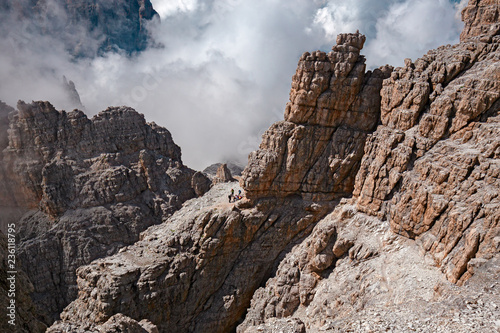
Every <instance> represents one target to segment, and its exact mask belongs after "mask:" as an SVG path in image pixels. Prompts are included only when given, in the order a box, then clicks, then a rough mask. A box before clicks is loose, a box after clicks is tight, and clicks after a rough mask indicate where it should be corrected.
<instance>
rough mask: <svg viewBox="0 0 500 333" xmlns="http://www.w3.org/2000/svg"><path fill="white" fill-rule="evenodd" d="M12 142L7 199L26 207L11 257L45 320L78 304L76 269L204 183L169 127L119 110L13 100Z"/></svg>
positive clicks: (134, 236) (130, 239) (130, 238)
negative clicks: (88, 112)
mask: <svg viewBox="0 0 500 333" xmlns="http://www.w3.org/2000/svg"><path fill="white" fill-rule="evenodd" d="M9 140H10V141H9V146H8V148H7V149H5V150H4V151H3V155H4V163H5V165H6V168H5V170H6V177H7V179H9V180H10V181H11V182H13V183H14V184H15V186H11V191H10V196H11V197H12V198H13V199H14V200H15V202H16V203H17V204H18V205H20V206H22V207H23V208H24V209H31V211H30V212H29V213H27V214H25V215H24V217H23V218H22V219H21V220H20V221H18V222H17V225H18V236H19V237H20V239H21V242H20V246H19V251H18V256H19V260H20V262H21V264H22V268H23V269H24V271H25V272H26V273H27V274H28V276H29V278H30V279H31V281H32V282H33V285H34V292H33V299H34V301H35V303H36V304H37V305H38V306H39V307H40V309H41V310H42V312H46V314H47V317H46V318H45V320H46V322H51V321H52V320H53V318H57V316H58V314H59V313H60V311H61V310H62V309H63V308H64V307H65V306H66V305H67V304H68V303H69V302H70V301H71V300H72V299H74V298H75V297H76V292H77V290H76V273H75V270H76V268H78V267H79V266H81V265H84V264H87V263H90V262H91V261H92V260H94V259H96V258H99V257H103V256H106V255H111V254H113V253H116V252H117V251H118V250H119V249H120V248H121V247H123V246H125V245H128V244H131V243H134V242H136V241H137V240H138V239H139V233H140V232H141V231H143V230H145V229H146V228H147V227H149V226H151V225H153V224H158V223H161V222H162V221H163V220H165V219H166V218H167V217H169V216H170V215H171V214H172V213H173V212H174V211H176V210H177V209H179V208H180V207H181V205H182V203H183V202H184V201H186V200H187V199H190V198H192V197H194V196H196V195H201V194H202V193H203V189H200V188H199V187H196V188H194V187H193V186H192V184H199V183H200V182H202V181H203V179H204V180H205V181H206V182H209V180H208V179H207V178H206V177H204V176H203V175H200V174H196V173H195V171H194V170H191V169H189V168H187V167H186V166H184V165H183V164H182V161H181V151H180V148H179V147H178V146H177V145H176V144H175V143H174V142H173V140H172V137H171V135H170V133H169V132H168V131H167V130H166V129H164V128H162V127H159V126H157V125H156V124H154V123H151V124H147V123H146V122H145V120H144V117H143V116H142V115H141V114H139V113H137V112H135V111H134V110H133V109H130V108H126V107H120V108H108V109H107V110H106V111H103V112H101V113H99V114H98V115H96V116H94V117H93V118H92V119H88V118H87V117H86V116H85V114H84V113H83V112H81V111H78V110H74V111H72V112H64V111H62V112H60V111H57V110H55V109H54V108H53V107H52V105H51V104H50V103H48V102H34V103H31V104H25V103H23V102H20V103H19V104H18V112H17V113H11V115H10V129H9ZM195 175H196V176H195Z"/></svg>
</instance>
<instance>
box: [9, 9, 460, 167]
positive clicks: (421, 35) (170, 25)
mask: <svg viewBox="0 0 500 333" xmlns="http://www.w3.org/2000/svg"><path fill="white" fill-rule="evenodd" d="M462 2H463V1H462ZM150 5H151V4H150V3H149V1H137V0H133V1H118V2H116V1H113V2H109V1H90V0H88V1H78V2H76V1H59V0H50V1H43V2H42V1H31V0H30V1H28V0H23V1H22V2H19V1H8V2H4V3H3V7H2V22H3V24H1V25H0V28H1V29H2V33H3V36H4V38H3V39H2V40H1V41H0V46H1V49H2V50H3V51H2V53H1V54H0V78H1V80H0V99H1V100H3V101H5V102H6V103H7V104H9V105H12V106H14V105H15V104H16V103H17V100H19V99H22V100H25V101H31V100H50V101H51V102H52V103H53V104H54V106H55V107H56V108H58V109H66V110H71V109H73V108H75V107H79V106H78V105H75V104H74V103H73V102H72V101H71V100H70V99H69V98H68V96H67V93H66V91H65V89H64V87H63V86H62V84H61V82H62V77H63V76H66V77H67V79H68V80H71V81H73V82H74V84H75V87H76V90H77V91H78V93H79V95H80V98H81V102H82V104H83V105H84V106H85V108H86V112H88V113H89V114H90V115H94V114H97V113H98V112H100V111H102V110H104V109H106V108H107V107H108V106H110V105H115V106H121V105H127V106H131V107H134V108H135V109H137V110H138V111H139V112H141V113H144V114H145V115H146V117H147V119H151V120H153V121H155V122H157V123H158V124H161V125H163V126H167V127H168V128H169V129H170V130H171V131H172V133H173V135H174V136H175V137H176V138H177V140H178V142H179V144H180V145H181V146H182V147H183V153H184V159H185V161H186V163H188V165H191V166H193V167H196V168H197V169H203V168H204V167H206V166H208V165H210V164H212V163H216V162H221V161H232V160H234V161H235V162H239V163H240V164H245V163H246V159H247V156H248V153H249V152H251V151H252V150H254V149H255V148H257V145H258V143H259V142H260V137H261V135H262V133H263V132H264V131H265V129H267V127H268V126H269V125H270V124H271V123H272V122H274V121H276V120H278V119H281V114H282V110H283V107H284V102H283V101H285V100H286V99H287V95H288V91H289V81H290V78H291V73H293V71H294V69H295V66H296V63H297V60H296V59H298V58H299V57H300V55H301V54H302V53H303V52H304V51H306V50H312V49H318V48H319V49H320V50H322V51H328V50H329V49H330V47H331V45H332V44H334V40H335V37H336V35H337V34H338V33H340V32H345V31H356V30H357V29H359V30H360V32H361V33H363V34H365V35H366V36H367V42H366V45H365V52H366V54H367V65H368V67H369V68H376V67H378V66H381V65H385V64H386V63H388V64H391V65H395V66H398V65H402V64H403V59H404V58H408V57H410V58H417V57H420V56H421V55H422V54H424V53H425V52H427V50H428V49H431V48H433V47H437V46H439V45H443V44H448V43H455V42H457V41H458V35H459V33H460V31H461V29H462V22H461V21H460V19H459V11H460V8H461V7H460V6H459V4H458V3H457V2H456V1H443V0H442V1H434V0H422V1H417V2H415V1H408V0H384V1H376V2H374V1H367V0H356V1H350V2H349V4H346V3H345V2H343V1H337V0H329V1H326V0H323V1H311V2H303V1H273V2H265V1H252V2H246V1H239V0H221V1H194V0H190V1H162V0H154V1H152V5H153V8H151V6H150ZM155 12H157V13H158V15H156V14H155ZM158 16H159V17H161V22H160V20H158V19H156V18H157V17H158ZM75 55H80V57H75ZM83 55H86V56H85V57H84V56H83Z"/></svg>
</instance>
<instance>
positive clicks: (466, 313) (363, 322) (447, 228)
mask: <svg viewBox="0 0 500 333" xmlns="http://www.w3.org/2000/svg"><path fill="white" fill-rule="evenodd" d="M497 7H498V4H497V2H490V1H470V2H469V7H468V8H467V9H466V10H465V11H464V17H465V18H466V28H465V29H464V33H463V34H462V42H461V43H460V44H457V45H454V46H446V47H440V48H438V49H437V50H432V51H429V52H428V54H427V55H425V56H423V57H422V58H421V59H418V60H417V61H415V62H414V63H413V62H412V61H411V60H410V59H407V60H406V61H405V66H404V67H402V68H397V69H395V70H394V72H393V73H392V74H391V76H390V78H388V79H386V80H384V82H383V88H382V90H381V106H380V111H381V114H380V119H381V124H380V125H379V126H378V128H377V130H376V131H375V132H373V133H372V134H370V135H369V136H368V138H367V141H366V144H365V154H364V156H363V159H362V161H361V167H360V169H359V172H358V173H357V176H356V183H355V188H354V192H353V198H352V199H350V200H349V201H344V202H342V203H341V204H340V205H339V206H337V207H336V209H335V211H334V212H333V213H332V214H330V215H329V216H327V217H326V218H325V219H323V220H321V221H320V222H319V223H318V224H317V225H316V226H315V228H314V229H313V231H312V233H311V234H310V235H309V236H308V237H307V238H306V239H305V240H304V241H303V242H301V243H300V244H297V245H296V246H295V247H294V248H293V249H292V250H291V251H290V252H289V253H288V254H287V256H286V257H285V259H284V260H283V261H282V262H281V263H280V266H279V267H278V270H277V272H276V276H274V277H272V278H271V279H269V280H268V281H267V283H266V286H265V287H263V288H260V289H258V290H257V291H256V293H255V294H254V297H253V299H252V305H251V307H250V308H249V310H248V313H247V315H246V317H245V320H244V322H243V323H242V324H241V325H239V326H238V328H237V332H238V333H244V332H247V333H250V332H256V331H262V332H267V331H272V330H275V329H277V328H278V327H283V326H284V325H288V327H290V325H289V323H291V322H293V323H295V325H296V327H297V328H293V329H292V328H290V331H292V332H294V331H298V332H300V331H303V329H302V327H304V328H305V330H306V331H311V332H346V331H356V332H362V331H393V332H403V331H410V330H411V331H414V330H416V331H420V330H422V331H429V332H464V333H465V332H469V331H471V330H472V331H480V332H490V331H496V330H498V328H499V327H500V326H499V324H498V323H499V322H500V316H499V314H498V305H497V304H496V303H497V301H496V300H497V299H498V296H499V295H500V289H499V288H498V284H497V282H495V281H496V280H497V279H498V277H499V276H500V224H499V223H500V215H499V212H500V141H499V140H500V115H499V110H500V51H499V46H500V36H498V35H495V34H496V33H497V32H495V31H493V30H491V29H490V27H494V26H496V25H497V24H498V15H497V14H495V15H496V16H493V17H494V20H493V21H492V20H491V16H487V15H486V14H485V13H486V12H488V11H490V13H491V11H492V10H493V12H494V13H495V10H497ZM473 8H476V9H478V8H479V9H478V11H479V12H478V14H477V17H476V16H475V17H474V18H471V17H468V16H467V15H468V14H467V13H468V11H470V10H472V9H473ZM481 15H483V16H482V17H481ZM485 15H486V16H485ZM490 23H491V24H490ZM486 30H488V31H489V32H488V33H485V31H486ZM414 240H416V241H414ZM442 273H444V274H442ZM475 274H477V276H475ZM456 284H458V285H466V287H464V288H459V287H457V285H456Z"/></svg>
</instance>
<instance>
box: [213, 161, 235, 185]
mask: <svg viewBox="0 0 500 333" xmlns="http://www.w3.org/2000/svg"><path fill="white" fill-rule="evenodd" d="M231 181H234V178H233V176H232V175H231V171H230V170H229V168H228V167H227V164H225V163H224V164H221V165H220V166H219V167H218V168H217V172H216V173H215V177H214V178H213V179H212V183H214V184H218V183H226V182H231Z"/></svg>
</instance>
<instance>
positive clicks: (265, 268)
mask: <svg viewBox="0 0 500 333" xmlns="http://www.w3.org/2000/svg"><path fill="white" fill-rule="evenodd" d="M231 188H234V189H236V191H238V190H239V188H238V187H237V184H236V183H221V184H218V185H215V186H214V187H213V188H212V189H211V190H210V191H209V192H208V193H207V194H206V195H205V196H203V197H201V198H198V199H194V200H190V201H188V202H187V203H186V204H185V205H184V206H183V207H182V208H181V209H180V210H179V211H177V212H176V213H174V215H172V217H171V218H170V219H168V220H167V221H166V222H165V223H163V224H161V225H158V226H155V227H152V228H149V229H148V230H147V231H145V232H143V233H142V234H141V240H140V241H139V242H137V243H135V244H134V245H132V246H128V247H127V248H125V249H123V250H122V251H120V253H118V254H116V255H114V256H111V257H107V258H104V259H102V260H98V261H94V262H93V263H92V264H91V265H88V266H83V267H81V268H79V269H78V270H77V274H78V289H79V296H78V299H77V300H75V301H74V302H72V303H71V304H70V305H69V306H68V307H67V308H66V309H65V310H64V312H63V313H62V314H61V318H62V322H57V323H56V324H55V325H53V326H52V327H51V328H50V329H49V332H66V331H68V330H69V329H70V328H71V327H86V330H87V331H91V332H97V331H98V330H99V329H100V327H102V325H104V324H105V323H106V322H107V321H108V320H109V319H110V318H111V317H112V316H114V315H116V314H118V313H121V314H123V315H125V316H128V317H130V318H133V319H135V320H138V321H139V320H143V319H147V320H149V321H151V322H152V323H153V324H154V325H156V326H157V327H158V329H159V330H160V331H161V332H229V331H231V330H232V329H234V327H235V325H236V323H237V322H238V320H239V319H240V318H241V317H242V316H243V314H244V312H245V310H246V308H247V307H248V306H249V302H250V298H251V297H252V295H253V292H254V291H255V290H256V289H257V288H258V287H259V285H260V284H261V283H262V282H263V281H265V280H266V278H267V277H268V275H269V274H270V273H271V272H272V270H273V267H274V266H275V265H276V264H277V262H278V261H279V258H280V255H281V254H282V253H283V251H285V250H286V249H287V248H288V247H290V245H291V244H294V243H295V242H296V241H297V240H298V239H301V238H302V237H304V236H305V235H306V234H308V233H309V232H310V230H311V228H312V225H314V223H315V222H317V221H318V220H319V218H321V217H322V216H324V215H325V213H326V212H327V211H328V210H329V209H330V207H329V206H328V203H323V204H318V203H312V202H304V201H302V200H298V199H295V200H287V201H279V200H276V199H272V200H260V201H259V203H258V204H257V205H256V206H250V207H249V205H248V202H246V201H240V202H239V204H236V205H235V204H234V203H233V204H230V203H228V202H227V194H229V192H230V189H231Z"/></svg>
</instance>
